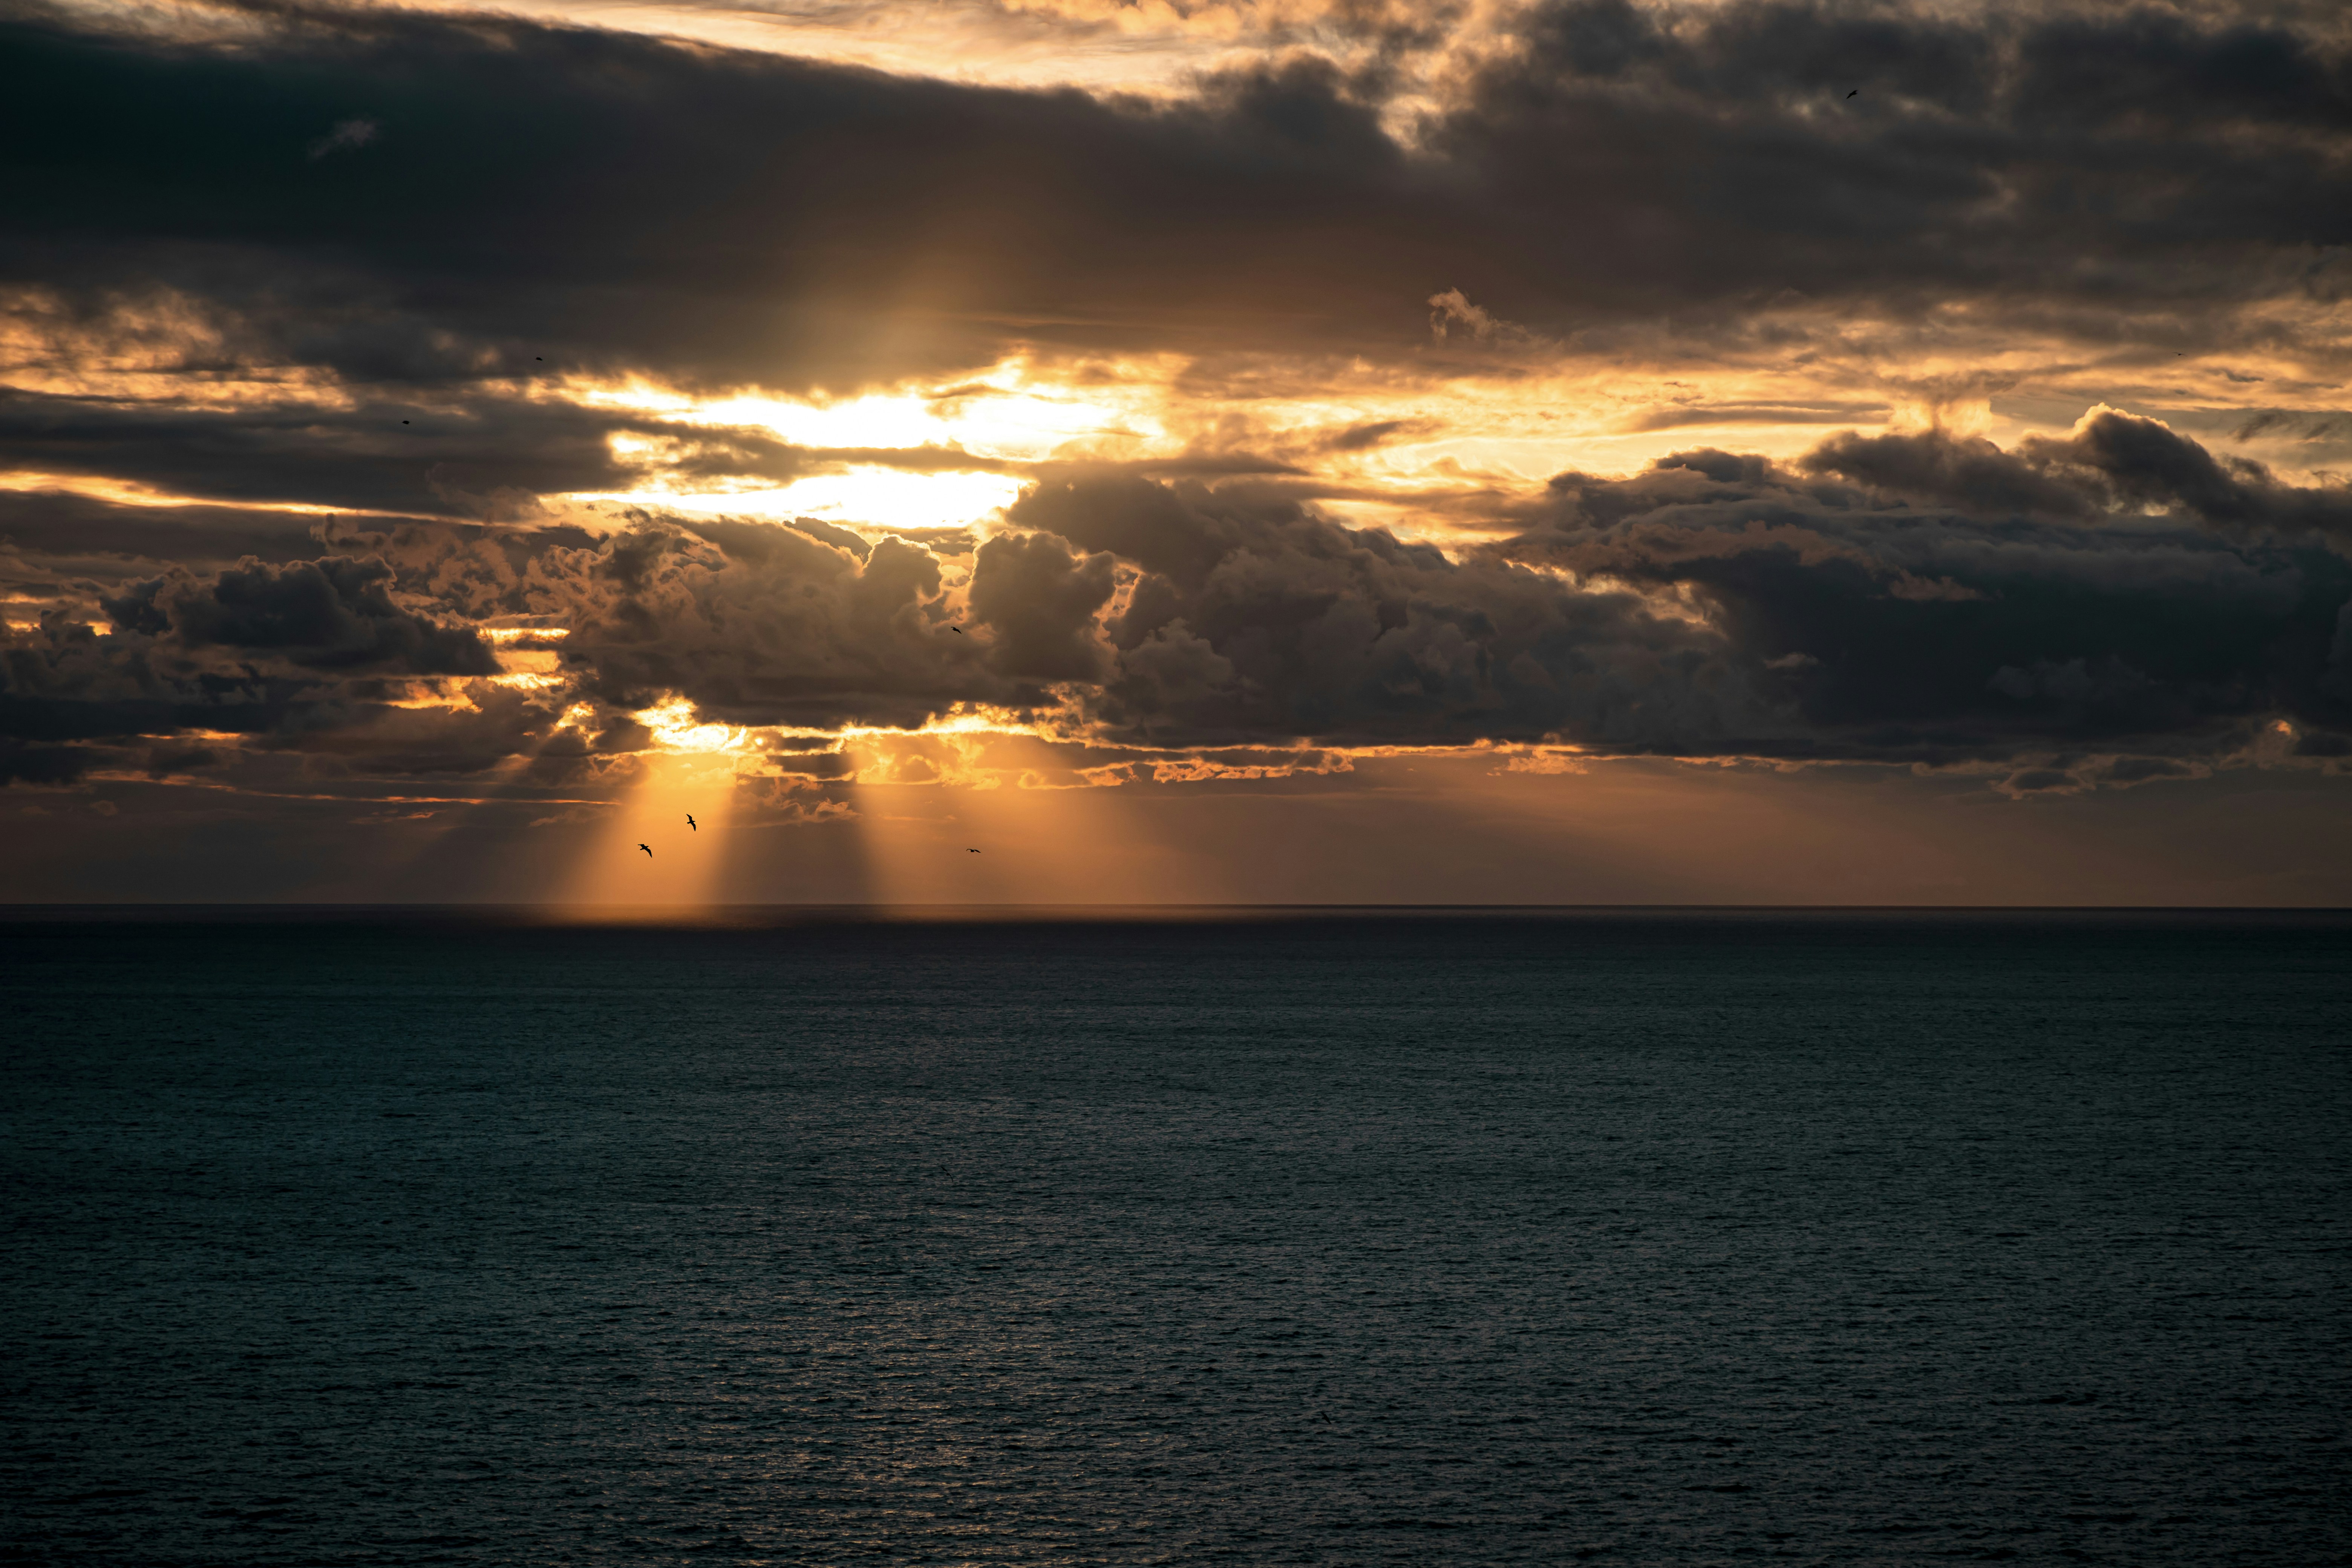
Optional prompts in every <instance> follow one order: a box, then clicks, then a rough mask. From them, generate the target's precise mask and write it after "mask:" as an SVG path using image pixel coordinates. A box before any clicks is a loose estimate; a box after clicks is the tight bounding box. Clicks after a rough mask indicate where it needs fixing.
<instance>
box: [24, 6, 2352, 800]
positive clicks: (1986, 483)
mask: <svg viewBox="0 0 2352 1568" xmlns="http://www.w3.org/2000/svg"><path fill="white" fill-rule="evenodd" d="M787 9H789V8H787ZM919 9H920V8H919V7H918V6H915V5H911V4H910V5H906V6H903V7H900V8H899V10H898V12H897V13H894V18H895V20H894V26H895V29H896V30H895V31H893V32H892V34H891V36H892V37H899V38H907V37H915V36H917V34H918V33H919V27H918V26H917V24H918V23H919V20H920V18H919V15H918V13H919ZM1261 9H1262V8H1261ZM1049 11H1050V12H1051V13H1052V14H1051V15H1050V16H1048V15H1046V13H1047V12H1049ZM957 14H958V16H963V17H964V18H965V20H966V21H969V20H970V19H971V15H976V13H975V12H974V11H973V8H971V7H969V6H967V7H963V8H961V10H959V11H958V13H957ZM538 15H539V16H540V18H541V19H523V18H519V17H516V16H493V15H489V14H488V13H482V14H471V13H466V12H461V11H446V12H431V11H423V10H410V9H396V10H386V9H375V8H351V9H342V8H336V7H331V6H320V5H299V4H270V5H260V4H255V5H219V6H212V7H205V8H198V9H191V10H187V11H184V12H178V13H173V14H170V15H168V16H163V15H160V14H149V13H141V12H126V11H121V10H118V9H115V8H111V7H108V8H100V7H89V8H76V7H43V6H26V5H14V6H11V7H10V8H8V9H7V11H6V13H5V20H0V52H5V58H6V59H7V61H8V78H9V80H10V82H11V84H12V85H11V89H10V91H9V92H8V93H7V94H6V95H5V98H0V146H5V149H6V151H5V159H6V162H7V170H8V186H9V192H10V195H9V203H8V205H9V214H8V217H7V220H6V223H5V227H0V305H4V306H5V318H0V320H5V340H0V346H5V353H6V357H7V371H6V375H7V384H6V385H5V388H0V470H5V478H0V484H5V487H6V488H5V489H0V550H5V553H0V573H5V578H6V584H5V588H6V594H7V598H8V603H9V629H8V632H7V638H8V641H7V644H6V647H5V666H0V668H5V689H0V735H5V740H4V741H0V773H5V775H6V776H7V777H8V778H9V779H11V780H13V781H16V782H17V783H19V784H27V785H35V786H44V787H58V786H67V787H78V786H82V785H86V784H88V783H89V781H91V780H95V779H103V778H109V777H124V778H129V777H140V778H152V779H162V780H173V779H192V780H201V781H204V782H205V784H207V785H208V786H220V787H226V788H229V789H247V788H250V789H261V788H264V787H267V788H269V789H275V790H279V791H286V790H330V791H335V792H341V793H343V794H346V795H352V796H354V797H358V798H366V797H368V796H370V795H372V794H377V795H389V794H398V793H400V792H404V791H412V790H413V789H414V788H415V780H417V779H419V778H425V777H439V778H443V779H446V780H453V781H472V782H470V783H466V784H463V787H464V788H467V789H473V790H478V791H479V790H488V789H492V788H493V787H495V788H496V789H499V790H504V791H508V792H510V793H512V794H514V795H517V796H518V797H524V796H529V797H533V798H536V797H539V796H544V797H546V798H549V799H554V798H557V797H559V796H560V797H561V798H562V799H564V800H567V801H574V802H593V800H594V799H596V798H598V796H597V795H596V792H597V791H598V790H600V789H607V788H612V787H618V785H619V784H620V783H621V782H623V781H625V780H626V779H627V778H628V777H630V776H631V770H632V769H633V768H635V767H636V766H637V765H638V759H641V758H643V757H645V756H646V755H649V754H655V753H658V752H662V751H663V750H664V749H665V748H676V747H678V746H681V745H695V746H719V747H721V748H724V749H729V750H730V751H733V752H737V753H739V754H740V759H741V761H740V768H739V770H738V772H739V776H740V777H741V778H742V779H743V780H745V781H746V783H745V787H747V788H749V787H753V786H754V785H756V786H757V787H759V788H761V789H765V790H768V791H769V793H770V798H772V799H774V800H779V801H784V800H790V799H794V798H800V797H806V798H805V799H803V800H802V806H803V807H805V808H806V809H808V810H814V809H816V807H815V806H814V805H810V802H812V801H814V800H815V799H816V798H817V797H818V796H821V795H824V794H825V792H827V791H832V792H835V796H834V797H837V796H838V792H839V791H840V790H841V789H843V788H845V787H847V786H846V785H845V783H844V782H843V781H845V780H846V779H848V778H851V777H854V776H856V773H858V771H859V770H860V769H861V768H864V767H867V766H881V765H885V764H882V763H873V761H872V759H871V758H867V759H866V760H864V761H860V760H858V754H857V747H858V746H860V745H868V744H871V743H872V742H871V741H870V737H871V736H873V735H875V734H877V733H888V734H895V735H899V736H902V737H908V741H907V745H908V746H909V747H914V748H915V750H916V751H919V749H920V748H919V745H918V744H917V741H918V739H919V737H920V736H921V735H923V734H925V733H927V732H928V733H931V734H946V733H951V732H956V731H957V727H958V726H962V727H964V728H966V729H969V728H971V727H973V726H982V727H988V726H993V727H995V728H997V729H999V730H1001V731H1006V732H1014V731H1017V732H1022V733H1027V734H1031V735H1034V736H1036V737H1040V738H1042V739H1043V740H1044V741H1045V742H1049V743H1050V744H1051V745H1052V746H1054V747H1055V748H1058V749H1059V751H1058V752H1057V754H1059V755H1062V756H1064V757H1065V758H1066V761H1067V765H1068V769H1069V777H1070V779H1072V780H1085V781H1091V782H1097V783H1110V782H1118V780H1121V779H1126V778H1132V777H1137V776H1142V774H1141V773H1139V772H1138V770H1142V771H1143V773H1150V772H1151V771H1152V770H1158V774H1157V776H1162V777H1171V778H1173V777H1189V776H1205V775H1209V774H1218V773H1223V774H1226V775H1233V774H1235V773H1250V772H1254V771H1263V770H1265V768H1269V767H1271V768H1276V769H1277V770H1278V769H1280V768H1284V767H1293V768H1309V769H1328V768H1330V767H1333V766H1338V765H1342V764H1343V761H1344V758H1345V757H1346V756H1347V755H1348V754H1349V753H1350V752H1356V753H1362V752H1368V751H1372V750H1378V751H1381V752H1394V751H1399V750H1402V751H1408V752H1409V751H1412V750H1414V749H1418V748H1431V749H1454V748H1462V747H1467V746H1482V745H1483V746H1501V747H1507V748H1515V749H1517V751H1516V752H1515V754H1524V755H1528V756H1538V755H1554V754H1569V753H1573V754H1576V755H1579V756H1583V757H1606V756H1612V755H1657V756H1666V757H1680V758H1686V759H1706V760H1709V761H1721V760H1733V759H1742V758H1749V759H1762V760H1767V761H1769V762H1771V763H1776V764H1787V763H1802V762H1830V761H1837V762H1855V763H1900V764H1904V765H1908V766H1918V767H1927V768H1948V767H1961V768H1968V769H1974V770H1979V771H1983V772H1985V773H1988V774H1989V775H1990V776H1992V777H1994V778H1997V779H1999V780H2001V781H2002V782H2003V784H2004V787H2006V788H2007V789H2009V790H2010V792H2011V793H2013V794H2032V793H2035V792H2036V791H2037V790H2042V789H2049V788H2063V789H2068V790H2074V789H2079V788H2084V787H2090V786H2092V785H2095V784H2102V783H2105V784H2118V785H2123V784H2138V783H2144V782H2148V781H2152V780H2159V779H2163V778H2167V777H2181V776H2190V775H2196V774H2201V773H2206V772H2210V770H2212V769H2214V768H2218V767H2225V766H2230V765H2232V764H2235V763H2246V762H2250V761H2252V762H2261V763H2265V764H2268V765H2294V764H2296V763H2301V764H2302V765H2306V766H2311V767H2330V766H2333V765H2334V764H2333V759H2334V758H2335V757H2336V756H2337V755H2338V754H2340V753H2343V752H2347V750H2352V745H2347V742H2346V741H2345V740H2344V739H2343V738H2342V737H2343V736H2344V735H2345V734H2346V733H2347V731H2352V565H2347V552H2352V489H2347V486H2346V484H2345V482H2344V480H2343V479H2341V478H2340V477H2338V475H2339V472H2340V470H2339V468H2338V467H2337V466H2336V465H2338V464H2339V463H2340V462H2342V461H2343V460H2345V458H2347V456H2352V416H2347V415H2346V414H2345V413H2344V412H2343V405H2344V398H2343V394H2342V390H2341V389H2342V386H2343V383H2344V379H2345V374H2346V369H2347V331H2346V328H2347V317H2346V313H2345V311H2346V300H2347V289H2352V253H2348V252H2347V248H2346V247H2347V242H2352V42H2347V29H2346V27H2345V25H2344V23H2343V20H2342V18H2341V16H2337V15H2336V14H2335V13H2334V12H2333V11H2332V10H2331V9H2328V8H2311V9H2298V8H2296V7H2294V6H2280V5H2264V6H2252V5H2246V6H2231V5H2137V6H2118V5H2087V4H2086V5H2004V6H1994V7H1989V8H1984V9H1980V10H1979V9H1967V8H1964V9H1954V8H1951V7H1948V6H1941V5H1902V4H1879V5H1809V4H1786V3H1772V4H1762V3H1753V0H1734V3H1731V4H1722V5H1690V6H1682V7H1675V6H1663V5H1633V4H1630V3H1622V0H1620V3H1612V0H1578V3H1573V4H1536V5H1520V6H1507V7H1501V8H1496V7H1464V8H1460V9H1459V10H1458V11H1453V10H1445V9H1443V8H1415V9H1414V10H1412V11H1411V12H1406V11H1403V10H1398V9H1394V8H1389V9H1382V8H1380V7H1374V6H1363V5H1352V6H1337V7H1330V8H1319V7H1312V6H1300V7H1297V8H1295V9H1293V10H1284V11H1282V12H1281V13H1280V14H1279V15H1276V14H1275V13H1274V12H1271V11H1265V12H1264V13H1263V14H1261V11H1260V10H1252V11H1251V14H1250V17H1249V18H1248V19H1247V23H1246V25H1245V26H1244V25H1243V24H1242V23H1239V22H1236V23H1234V26H1231V27H1227V28H1225V29H1224V30H1223V32H1222V33H1220V35H1219V37H1221V38H1222V39H1223V42H1222V43H1221V44H1220V46H1219V47H1218V48H1217V49H1216V50H1214V51H1213V52H1211V53H1204V54H1201V55H1199V56H1198V57H1197V58H1195V57H1193V56H1192V55H1187V56H1185V57H1184V58H1186V60H1188V61H1189V62H1191V63H1190V64H1188V66H1187V67H1186V68H1187V69H1188V70H1189V71H1190V72H1191V74H1189V75H1180V76H1177V77H1174V78H1171V79H1170V80H1168V81H1161V82H1158V83H1156V84H1154V87H1153V90H1151V91H1150V92H1148V93H1147V92H1137V93H1133V94H1122V93H1121V92H1118V91H1112V90H1108V89H1105V88H1104V87H1103V85H1102V83H1101V82H1100V81H1099V80H1097V81H1091V82H1089V81H1086V80H1082V79H1078V77H1076V76H1074V77H1073V79H1071V80H1070V81H1069V82H1066V83H1064V84H1060V85H1055V84H1054V83H1052V82H1050V81H1046V82H1042V83H1037V84H1035V85H1029V86H1024V87H1017V88H1015V87H1004V86H982V85H972V84H971V78H972V77H974V76H976V75H978V76H985V75H987V74H988V73H987V72H984V71H973V70H968V69H962V68H960V67H959V62H958V61H957V60H955V59H953V58H945V57H944V56H943V57H942V58H938V59H936V60H933V61H931V62H930V64H929V68H922V67H921V62H919V61H910V58H901V57H898V56H894V57H892V58H893V61H894V63H895V64H897V65H898V67H899V68H898V70H897V72H896V73H895V74H887V73H884V72H879V71H875V70H869V69H862V68H854V67H850V66H845V65H843V64H840V63H837V62H828V61H823V60H817V59H813V58H794V57H793V56H791V55H790V54H786V53H779V52H776V51H775V50H774V49H773V48H772V47H771V48H750V47H722V46H719V45H716V44H712V43H710V42H708V41H704V42H697V43H692V44H688V43H682V42H675V41H666V40H664V39H661V38H658V37H649V36H644V35H639V34H628V33H622V32H616V31H610V30H605V29H602V28H598V27H594V26H578V25H565V24H563V23H562V22H561V21H558V20H552V19H547V18H546V16H545V13H544V12H542V13H540V14H538ZM991 15H992V16H995V17H996V21H994V22H991V23H990V24H989V26H990V28H992V29H994V30H993V31H991V32H990V33H989V36H990V37H998V38H1000V39H1003V40H1013V41H1012V42H1006V43H1005V44H1004V47H1006V48H1013V47H1015V44H1016V43H1017V44H1018V45H1019V47H1021V48H1024V49H1027V50H1029V51H1030V52H1029V53H1027V54H1024V55H1023V56H1022V59H1021V62H1020V63H1019V68H1018V69H1012V68H1008V69H1007V70H1006V71H1003V72H999V73H997V75H998V76H999V77H1000V78H1002V79H1015V78H1018V79H1027V80H1031V81H1032V82H1033V83H1034V82H1036V79H1037V76H1038V66H1037V59H1038V58H1039V57H1038V56H1037V55H1036V53H1035V49H1036V47H1037V45H1036V39H1037V38H1038V37H1042V36H1044V35H1043V34H1040V33H1039V32H1038V29H1039V28H1045V29H1046V30H1047V31H1049V32H1050V31H1051V30H1052V29H1054V28H1059V29H1062V31H1063V32H1064V33H1066V34H1068V35H1069V36H1070V37H1077V36H1078V35H1079V34H1085V35H1086V36H1087V37H1096V36H1097V35H1100V36H1102V37H1108V34H1104V33H1103V32H1102V30H1103V29H1105V28H1113V27H1115V26H1117V25H1118V24H1117V18H1116V17H1115V16H1110V15H1109V14H1108V13H1106V14H1105V15H1103V16H1096V15H1094V14H1093V13H1092V12H1090V11H1087V10H1086V8H1085V7H1076V8H1072V7H1062V8H1059V9H1055V8H1052V7H1046V8H1042V9H1041V8H1037V7H1030V8H1026V9H1025V10H1024V8H1022V7H1009V8H1005V7H1000V8H997V9H996V10H995V11H992V12H991ZM1000 24H1001V26H1000ZM1221 26H1222V24H1221ZM1074 30H1075V31H1074ZM1180 30H1181V29H1180ZM1016 35H1018V37H1016ZM957 36H958V37H965V36H967V35H963V34H959V35H957ZM1056 36H1059V35H1056ZM1171 36H1172V35H1171ZM1021 39H1026V40H1028V41H1027V42H1025V43H1024V42H1020V40H1021ZM767 41H768V42H770V43H773V42H774V41H775V40H774V39H772V38H771V39H769V40H767ZM1089 58H1092V57H1089ZM1171 83H1172V85H1171ZM861 737H866V739H861ZM905 754H906V755H908V756H912V755H914V754H915V752H914V751H909V752H906V753H905ZM1334 758H1339V759H1342V762H1341V763H1335V762H1334V761H1333V759H1334ZM902 760H903V759H902ZM887 765H888V766H893V767H895V766H898V763H888V764H887ZM926 765H927V766H929V764H926ZM934 771H936V770H934ZM452 787H457V785H453V786H452ZM834 797H828V798H834ZM796 809H798V808H796Z"/></svg>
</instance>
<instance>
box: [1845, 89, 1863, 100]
mask: <svg viewBox="0 0 2352 1568" xmlns="http://www.w3.org/2000/svg"><path fill="white" fill-rule="evenodd" d="M1861 90H1862V89H1860V88H1855V89H1853V92H1849V93H1847V94H1846V96H1847V97H1848V98H1852V97H1853V96H1854V93H1858V92H1860V91H1861Z"/></svg>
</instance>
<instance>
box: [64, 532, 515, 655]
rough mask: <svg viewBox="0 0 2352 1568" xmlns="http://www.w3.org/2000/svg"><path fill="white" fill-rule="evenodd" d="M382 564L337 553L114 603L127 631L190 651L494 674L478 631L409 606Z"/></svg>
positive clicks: (154, 583) (140, 589)
mask: <svg viewBox="0 0 2352 1568" xmlns="http://www.w3.org/2000/svg"><path fill="white" fill-rule="evenodd" d="M391 579H392V568H391V567H389V566H387V565H385V564H384V563H383V562H381V561H359V560H353V559H352V558H351V557H349V556H339V555H330V556H326V557H324V558H322V559H320V560H318V561H305V562H297V563H289V564H288V565H284V566H270V565H265V564H263V563H259V562H247V563H245V564H243V565H240V566H236V567H232V568H230V569H229V570H227V571H225V572H221V573H219V574H215V575H214V576H212V577H210V578H198V577H190V576H184V575H181V576H171V577H158V578H154V579H152V580H151V581H149V582H145V583H141V584H136V585H134V586H133V587H131V589H130V590H129V591H127V592H126V593H124V594H123V595H121V596H120V597H118V598H112V599H109V600H107V601H105V609H106V613H107V614H108V615H109V616H111V617H112V618H113V620H114V623H115V625H116V626H119V627H122V628H125V629H127V630H130V631H132V632H137V633H141V634H143V635H145V636H148V637H155V636H158V635H162V634H166V633H168V634H169V635H171V636H172V637H174V638H175V639H176V640H177V641H179V642H180V643H182V644H183V645H184V646H186V647H224V648H235V649H239V650H266V651H268V652H273V653H278V654H280V655H283V656H284V657H285V658H288V659H289V660H291V661H292V662H293V663H295V664H298V665H302V666H306V667H308V668H314V669H376V670H394V671H399V672H401V673H404V674H410V675H494V674H496V673H497V672H498V662H497V660H496V659H494V658H492V657H491V654H490V650H489V647H488V645H486V644H485V643H484V642H483V641H482V639H481V637H480V635H479V634H478V633H477V632H476V631H475V630H474V629H473V628H472V627H471V626H441V625H439V624H436V622H434V621H432V620H431V619H428V618H427V617H425V616H420V615H417V614H415V613H414V612H412V611H408V610H404V609H402V608H401V607H399V606H398V605H394V603H393V602H392V595H390V593H389V592H388V591H387V586H388V584H389V583H390V582H391Z"/></svg>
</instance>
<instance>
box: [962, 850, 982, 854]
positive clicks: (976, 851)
mask: <svg viewBox="0 0 2352 1568" xmlns="http://www.w3.org/2000/svg"><path fill="white" fill-rule="evenodd" d="M964 853H965V854H967V855H977V854H979V853H980V851H979V850H977V849H967V850H965V851H964Z"/></svg>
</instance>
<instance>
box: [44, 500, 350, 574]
mask: <svg viewBox="0 0 2352 1568" xmlns="http://www.w3.org/2000/svg"><path fill="white" fill-rule="evenodd" d="M312 526H313V525H312V521H311V519H310V518H308V517H304V516H299V515H290V514H289V513H286V512H273V511H259V510H245V509H242V508H237V507H226V506H124V505H121V504H119V503H117V502H113V501H108V500H100V499H98V498H97V497H94V496H83V495H75V494H71V493H69V492H66V491H58V490H48V491H39V490H35V491H16V492H14V493H9V494H5V495H0V546H6V547H9V548H12V549H14V550H16V551H18V552H22V553H23V554H24V555H25V556H27V557H32V558H36V559H37V560H39V561H40V562H42V563H44V564H46V565H48V566H50V567H52V568H54V569H58V570H61V571H66V572H75V573H90V574H98V573H104V574H108V575H109V576H110V577H119V576H120V575H121V573H122V570H123V569H124V567H125V565H126V564H127V563H134V562H149V563H179V564H183V565H187V566H205V565H214V564H225V563H230V562H235V561H237V560H239V559H241V558H242V557H245V556H247V555H254V556H258V557H261V558H262V559H264V560H268V561H278V562H284V561H299V560H305V559H308V558H310V557H312V556H316V555H320V554H323V553H325V547H324V546H322V545H320V543H319V542H317V541H316V540H315V539H314V538H312V536H311V528H312Z"/></svg>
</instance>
